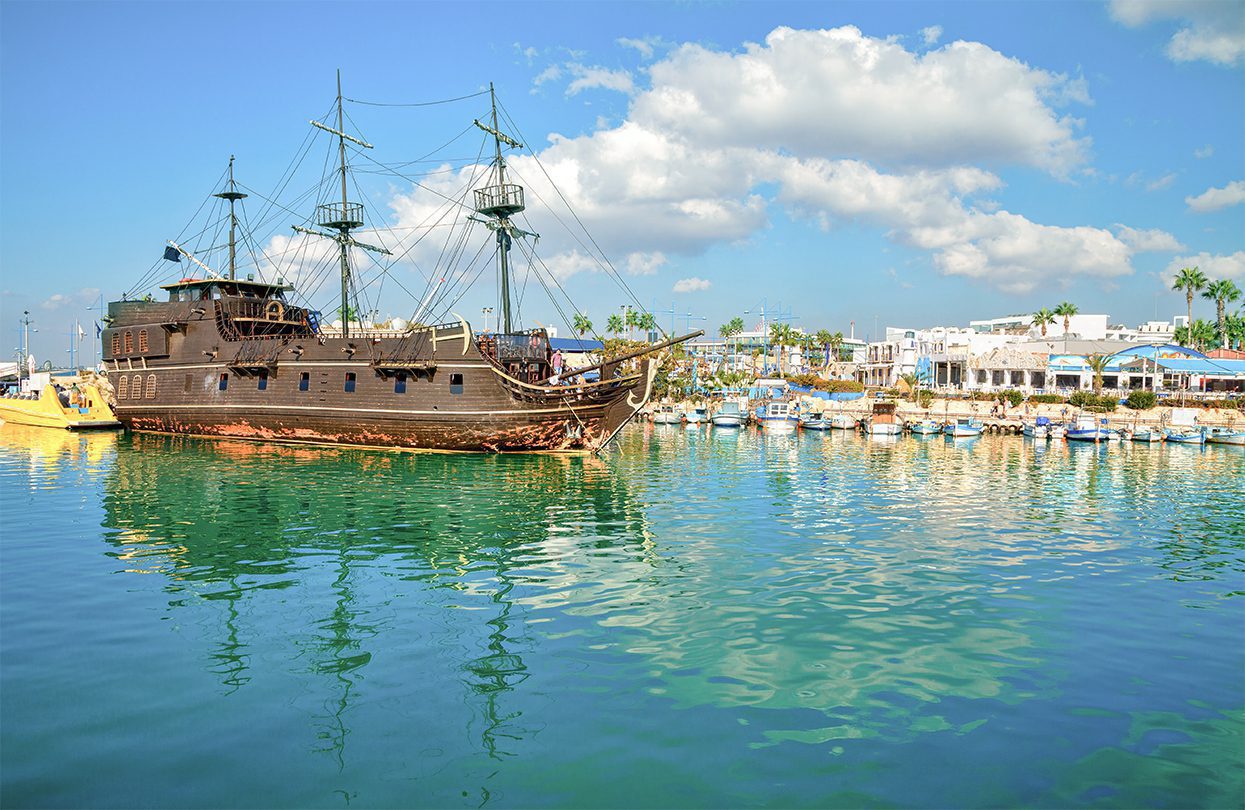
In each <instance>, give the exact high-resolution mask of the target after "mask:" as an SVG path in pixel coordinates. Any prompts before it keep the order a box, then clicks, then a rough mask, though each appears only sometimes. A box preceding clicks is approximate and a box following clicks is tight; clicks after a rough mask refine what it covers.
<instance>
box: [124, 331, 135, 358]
mask: <svg viewBox="0 0 1245 810" xmlns="http://www.w3.org/2000/svg"><path fill="white" fill-rule="evenodd" d="M133 351H134V333H133V332H126V333H125V353H126V354H129V353H131V352H133Z"/></svg>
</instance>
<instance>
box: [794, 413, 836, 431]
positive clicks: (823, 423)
mask: <svg viewBox="0 0 1245 810" xmlns="http://www.w3.org/2000/svg"><path fill="white" fill-rule="evenodd" d="M800 427H802V428H804V429H805V430H829V429H830V420H829V419H827V418H826V417H825V415H824V414H820V413H810V414H807V415H805V416H801V417H800Z"/></svg>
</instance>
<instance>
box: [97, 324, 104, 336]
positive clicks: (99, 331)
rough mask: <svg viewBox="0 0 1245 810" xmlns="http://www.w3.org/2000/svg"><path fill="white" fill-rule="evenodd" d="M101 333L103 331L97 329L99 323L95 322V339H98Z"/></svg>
mask: <svg viewBox="0 0 1245 810" xmlns="http://www.w3.org/2000/svg"><path fill="white" fill-rule="evenodd" d="M103 333H104V330H103V329H100V328H99V321H96V322H95V337H99V336H100V335H102V334H103Z"/></svg>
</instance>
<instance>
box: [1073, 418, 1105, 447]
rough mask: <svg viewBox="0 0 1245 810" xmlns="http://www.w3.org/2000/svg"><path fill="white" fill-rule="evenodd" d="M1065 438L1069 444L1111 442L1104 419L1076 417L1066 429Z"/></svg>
mask: <svg viewBox="0 0 1245 810" xmlns="http://www.w3.org/2000/svg"><path fill="white" fill-rule="evenodd" d="M1067 438H1068V441H1070V442H1106V441H1111V438H1112V436H1111V431H1110V429H1108V428H1107V420H1106V419H1103V420H1099V419H1097V418H1095V417H1093V416H1078V417H1077V418H1076V421H1075V422H1073V423H1072V425H1071V426H1069V427H1068V434H1067Z"/></svg>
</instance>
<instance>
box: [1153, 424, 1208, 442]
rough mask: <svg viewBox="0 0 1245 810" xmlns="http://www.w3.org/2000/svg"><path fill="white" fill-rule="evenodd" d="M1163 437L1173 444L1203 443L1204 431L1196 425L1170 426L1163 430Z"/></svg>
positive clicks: (1204, 440)
mask: <svg viewBox="0 0 1245 810" xmlns="http://www.w3.org/2000/svg"><path fill="white" fill-rule="evenodd" d="M1163 438H1164V439H1166V440H1167V441H1169V442H1173V443H1175V444H1205V443H1206V432H1205V430H1203V429H1202V428H1198V427H1170V428H1167V429H1166V430H1164V431H1163Z"/></svg>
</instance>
